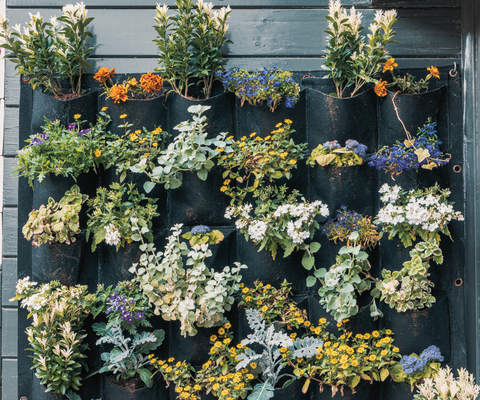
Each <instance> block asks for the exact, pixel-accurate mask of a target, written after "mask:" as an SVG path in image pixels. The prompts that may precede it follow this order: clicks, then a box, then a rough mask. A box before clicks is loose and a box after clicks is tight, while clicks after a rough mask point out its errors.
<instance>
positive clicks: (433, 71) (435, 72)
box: [427, 65, 440, 79]
mask: <svg viewBox="0 0 480 400" xmlns="http://www.w3.org/2000/svg"><path fill="white" fill-rule="evenodd" d="M427 70H428V72H430V74H429V75H430V76H432V77H433V78H437V79H440V71H439V70H438V68H437V67H434V66H433V65H432V66H431V67H428V68H427Z"/></svg>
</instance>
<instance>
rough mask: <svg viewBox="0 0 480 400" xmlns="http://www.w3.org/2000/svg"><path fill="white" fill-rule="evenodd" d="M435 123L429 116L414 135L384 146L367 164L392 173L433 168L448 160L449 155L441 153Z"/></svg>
mask: <svg viewBox="0 0 480 400" xmlns="http://www.w3.org/2000/svg"><path fill="white" fill-rule="evenodd" d="M436 126H437V123H436V122H432V121H431V119H430V118H429V119H428V120H427V122H426V124H425V125H424V126H423V127H421V128H418V132H417V134H416V136H415V137H414V138H413V139H411V137H408V139H407V140H405V141H404V142H403V143H401V142H399V141H397V142H396V144H394V145H393V146H384V147H382V148H381V149H380V150H378V151H377V153H375V154H373V155H372V157H371V159H370V161H369V163H368V165H370V166H371V167H375V168H376V169H378V170H382V169H383V170H385V172H390V174H391V175H392V178H393V175H399V174H401V173H402V172H403V171H410V170H412V169H416V170H417V169H418V168H423V169H429V170H431V169H433V168H436V167H439V166H442V165H445V164H447V163H448V162H450V158H451V155H450V154H448V153H442V152H441V151H440V145H441V144H442V142H441V141H440V140H438V137H437V130H436Z"/></svg>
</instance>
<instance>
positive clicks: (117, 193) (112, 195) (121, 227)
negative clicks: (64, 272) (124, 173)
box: [87, 183, 160, 251]
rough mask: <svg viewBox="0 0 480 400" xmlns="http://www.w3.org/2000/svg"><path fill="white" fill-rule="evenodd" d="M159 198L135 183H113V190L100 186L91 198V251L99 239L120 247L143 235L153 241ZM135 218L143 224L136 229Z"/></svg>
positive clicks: (88, 231) (89, 225)
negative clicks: (140, 191) (153, 224)
mask: <svg viewBox="0 0 480 400" xmlns="http://www.w3.org/2000/svg"><path fill="white" fill-rule="evenodd" d="M157 200H158V199H153V198H151V197H146V196H145V195H144V194H143V193H142V194H140V193H139V192H138V190H137V189H136V188H135V184H131V183H129V184H128V185H125V184H119V183H112V184H111V185H110V190H108V189H106V188H104V187H100V188H98V189H97V194H96V196H95V197H94V198H93V199H89V200H88V203H87V204H88V205H89V207H90V208H89V210H88V213H89V215H88V218H89V219H88V222H87V240H89V238H90V235H92V251H95V249H96V248H97V245H98V244H99V243H100V242H103V241H105V243H107V244H109V245H111V246H115V247H116V248H117V250H118V249H119V248H120V247H123V246H125V244H126V243H131V242H132V241H135V242H139V241H140V238H141V236H143V237H145V239H147V240H148V241H149V242H152V241H153V234H152V232H151V228H152V219H153V217H157V216H158V215H160V214H159V213H157V205H156V204H155V203H156V201H157ZM132 218H134V220H135V222H136V223H137V224H138V225H139V226H141V227H142V229H141V232H140V231H137V230H136V229H135V225H134V224H133V223H132Z"/></svg>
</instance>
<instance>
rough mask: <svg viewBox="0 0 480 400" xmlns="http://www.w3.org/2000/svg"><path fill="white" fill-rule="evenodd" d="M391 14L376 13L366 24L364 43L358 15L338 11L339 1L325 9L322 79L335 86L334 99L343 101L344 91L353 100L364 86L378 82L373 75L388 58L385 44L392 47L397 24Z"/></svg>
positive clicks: (360, 15) (354, 12) (389, 11)
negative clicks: (338, 98) (326, 35)
mask: <svg viewBox="0 0 480 400" xmlns="http://www.w3.org/2000/svg"><path fill="white" fill-rule="evenodd" d="M396 16H397V12H396V11H395V10H388V11H382V10H377V11H376V14H375V19H374V20H373V21H372V23H371V24H370V27H369V30H370V33H369V34H368V35H367V40H365V37H364V36H362V34H361V33H362V30H363V26H361V23H362V14H361V13H359V12H356V11H355V7H352V8H351V9H350V14H348V13H347V11H346V10H345V9H344V8H343V7H342V4H341V2H340V0H330V1H329V6H328V15H327V16H326V18H327V20H328V29H327V30H326V31H325V32H326V33H327V34H328V36H329V38H328V44H327V48H326V50H325V53H326V55H325V63H324V64H323V65H322V68H323V69H326V70H327V71H328V73H327V75H326V78H331V79H332V80H333V83H334V84H335V89H336V93H335V94H336V97H344V95H345V94H346V89H349V90H351V96H354V95H355V94H357V93H358V91H359V90H360V89H361V88H362V86H363V85H365V84H366V83H368V82H378V80H377V79H376V78H375V75H376V74H377V73H378V72H380V71H381V70H382V64H384V63H385V62H386V61H387V60H388V58H389V55H388V50H387V48H386V46H387V44H389V43H395V41H394V40H393V37H394V36H395V32H394V31H393V26H394V25H395V23H396V22H397V18H396Z"/></svg>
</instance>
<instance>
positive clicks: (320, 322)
mask: <svg viewBox="0 0 480 400" xmlns="http://www.w3.org/2000/svg"><path fill="white" fill-rule="evenodd" d="M318 323H319V324H320V325H323V324H326V323H327V319H326V318H320V319H319V320H318Z"/></svg>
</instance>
